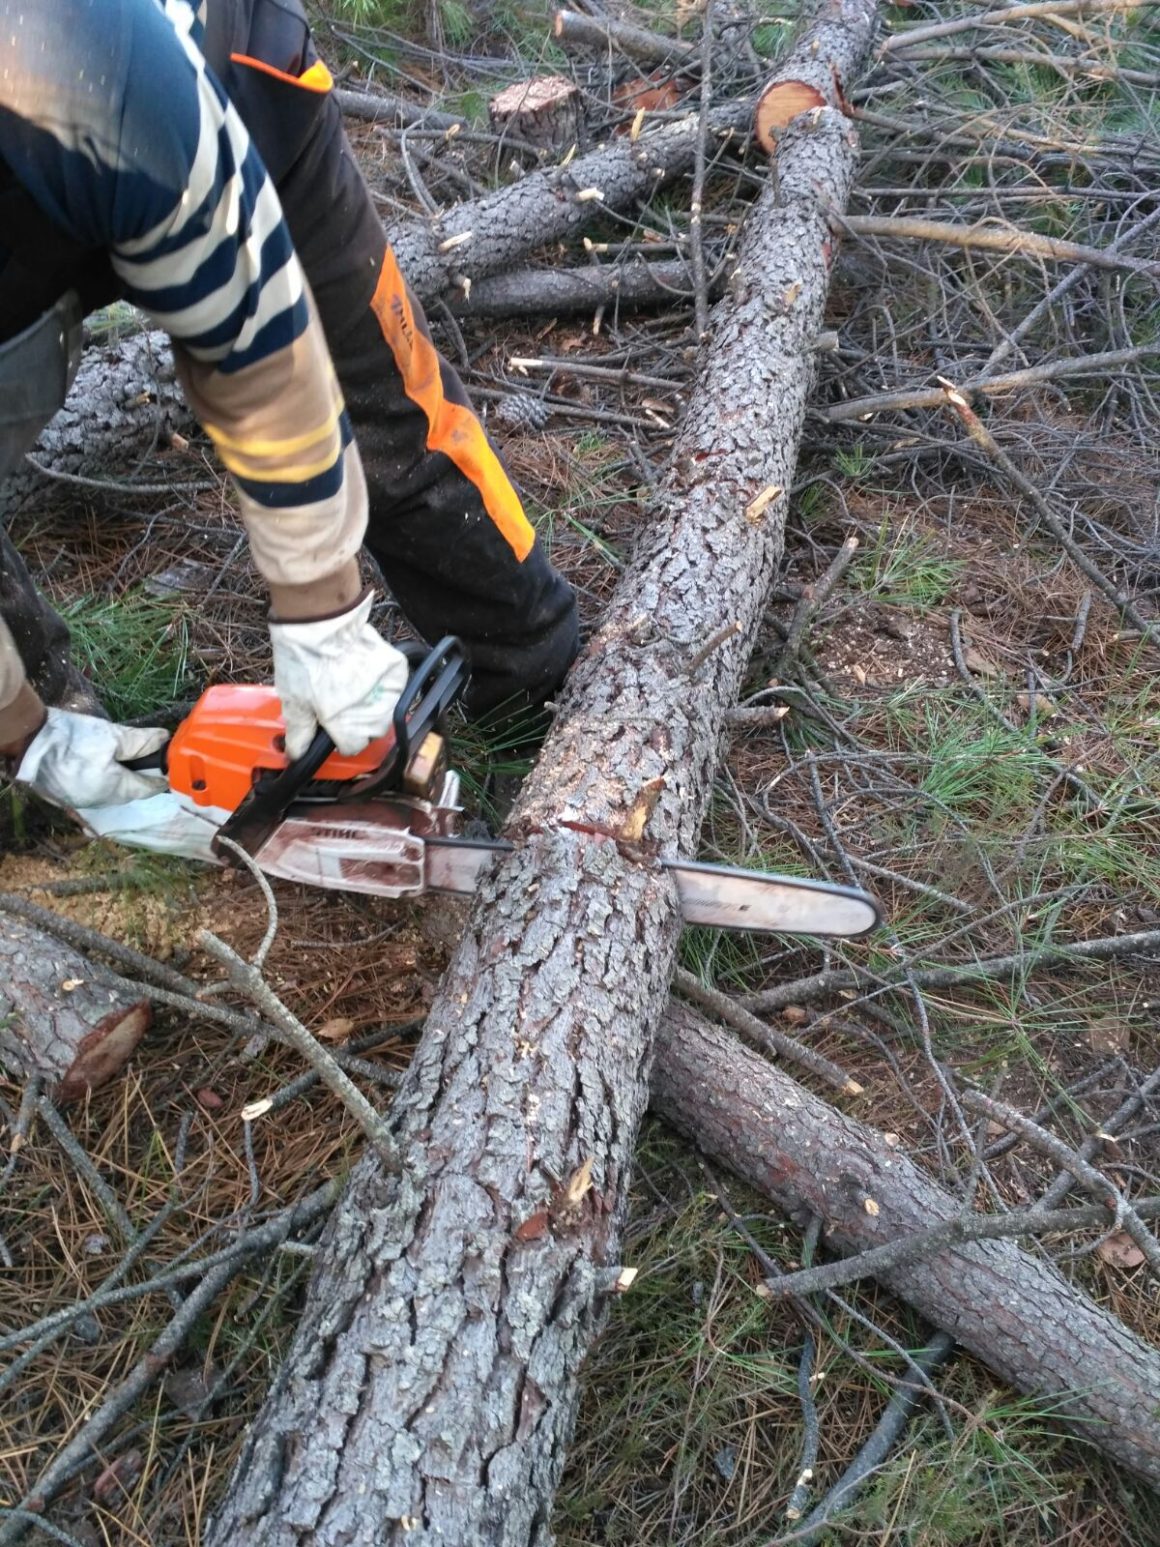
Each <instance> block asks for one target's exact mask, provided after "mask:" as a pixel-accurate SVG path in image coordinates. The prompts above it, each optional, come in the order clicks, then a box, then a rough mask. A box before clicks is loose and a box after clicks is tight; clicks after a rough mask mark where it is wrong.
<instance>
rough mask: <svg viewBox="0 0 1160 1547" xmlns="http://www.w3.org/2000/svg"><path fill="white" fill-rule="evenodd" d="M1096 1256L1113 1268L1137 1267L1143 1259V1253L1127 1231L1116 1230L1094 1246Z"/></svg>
mask: <svg viewBox="0 0 1160 1547" xmlns="http://www.w3.org/2000/svg"><path fill="white" fill-rule="evenodd" d="M1096 1256H1097V1257H1100V1258H1102V1259H1103V1261H1104V1262H1109V1263H1111V1265H1112V1267H1114V1268H1138V1267H1139V1266H1140V1264H1141V1263H1142V1262H1143V1261H1144V1253H1143V1252H1142V1251H1141V1250H1140V1248H1139V1247H1138V1246H1137V1245H1136V1243H1135V1241H1133V1240H1132V1237H1131V1236H1130V1235H1128V1233H1127V1231H1124V1230H1117V1231H1116V1233H1115V1235H1110V1236H1109V1237H1108V1238H1107V1240H1106V1241H1101V1242H1100V1244H1099V1245H1098V1246H1097V1247H1096Z"/></svg>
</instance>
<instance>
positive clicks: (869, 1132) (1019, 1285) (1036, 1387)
mask: <svg viewBox="0 0 1160 1547" xmlns="http://www.w3.org/2000/svg"><path fill="white" fill-rule="evenodd" d="M657 1044H658V1045H657V1059H656V1064H655V1065H654V1068H653V1078H652V1107H653V1111H654V1112H656V1113H657V1114H658V1115H659V1116H661V1117H663V1118H664V1120H665V1121H666V1122H667V1123H669V1124H671V1126H672V1127H674V1128H675V1129H676V1130H677V1132H678V1133H680V1134H682V1135H684V1137H685V1138H687V1139H688V1140H689V1142H690V1143H691V1144H694V1145H696V1146H697V1147H698V1148H700V1149H701V1150H703V1151H704V1153H705V1154H706V1155H708V1156H709V1157H710V1158H711V1159H712V1160H714V1161H715V1162H717V1163H718V1164H720V1165H723V1166H727V1167H728V1168H729V1170H731V1171H732V1172H734V1174H735V1175H737V1176H739V1177H741V1178H742V1179H743V1180H744V1181H746V1182H748V1183H749V1185H750V1186H752V1187H755V1188H757V1190H758V1191H759V1192H762V1193H764V1194H765V1195H766V1196H767V1197H770V1198H772V1199H773V1200H774V1202H775V1203H777V1204H778V1206H779V1207H780V1208H783V1209H785V1210H786V1211H787V1212H788V1213H790V1214H791V1215H797V1216H803V1215H809V1214H816V1215H818V1216H820V1217H821V1218H822V1219H823V1220H824V1221H825V1232H826V1241H827V1244H828V1245H829V1246H830V1247H831V1249H833V1250H835V1251H837V1252H839V1253H843V1254H846V1253H851V1252H858V1251H865V1250H866V1249H867V1248H869V1247H872V1246H881V1245H882V1244H883V1243H884V1242H886V1241H891V1240H897V1239H899V1238H900V1237H902V1236H909V1235H912V1234H914V1233H916V1232H918V1231H922V1230H926V1229H929V1228H930V1226H932V1225H934V1224H937V1223H939V1222H941V1221H943V1220H947V1219H952V1218H954V1217H955V1216H957V1215H959V1214H961V1212H962V1207H963V1206H962V1204H961V1203H960V1202H959V1201H958V1200H956V1199H954V1198H952V1197H951V1196H950V1194H949V1193H946V1192H944V1191H943V1189H942V1188H941V1187H939V1185H938V1184H937V1182H935V1181H933V1180H932V1179H931V1178H930V1177H929V1176H927V1175H925V1174H924V1173H923V1172H922V1171H920V1170H919V1168H918V1167H917V1166H916V1165H915V1164H914V1163H913V1162H912V1161H911V1160H909V1159H908V1158H907V1157H906V1156H905V1155H903V1154H900V1153H899V1151H898V1150H897V1149H895V1148H893V1147H892V1146H891V1145H889V1144H887V1142H886V1140H885V1138H884V1137H883V1135H882V1134H880V1133H876V1132H875V1131H874V1130H873V1129H871V1128H869V1127H867V1126H866V1125H865V1124H864V1123H861V1122H858V1121H857V1120H856V1119H854V1118H851V1117H847V1116H845V1115H844V1114H843V1113H841V1112H839V1111H837V1110H836V1109H835V1108H834V1107H832V1106H830V1105H829V1104H828V1103H827V1102H825V1101H822V1100H821V1099H820V1098H819V1097H818V1096H815V1095H814V1094H813V1092H812V1091H809V1090H807V1089H806V1088H805V1087H804V1086H802V1085H799V1084H798V1082H797V1081H796V1080H794V1079H791V1078H790V1076H789V1075H788V1074H785V1073H784V1072H783V1071H782V1070H781V1069H779V1068H777V1067H776V1066H775V1065H773V1064H771V1063H769V1062H768V1061H766V1060H765V1059H763V1058H760V1057H759V1056H758V1055H757V1054H756V1053H751V1052H749V1051H748V1049H744V1048H739V1047H738V1045H737V1043H736V1041H735V1040H734V1039H733V1038H732V1037H730V1036H728V1035H727V1034H726V1033H725V1032H723V1031H721V1030H719V1029H718V1028H717V1027H715V1026H711V1025H710V1024H709V1023H708V1022H707V1021H705V1020H704V1019H703V1018H702V1017H701V1016H699V1015H697V1013H696V1012H695V1011H693V1010H692V1009H690V1008H688V1007H687V1006H684V1005H679V1004H677V1003H676V1002H675V1001H674V1003H673V1004H672V1005H671V1007H670V1009H669V1013H668V1015H667V1016H666V1017H665V1020H664V1022H663V1024H662V1026H661V1029H660V1031H659V1033H658V1039H657ZM867 1201H871V1202H873V1203H874V1204H875V1205H876V1207H875V1208H874V1209H873V1210H868V1209H867V1208H866V1203H867ZM879 1277H880V1278H881V1281H882V1282H883V1283H884V1284H885V1285H886V1286H887V1288H888V1289H890V1290H892V1291H893V1292H894V1293H895V1294H896V1295H898V1296H899V1298H900V1299H902V1300H905V1301H906V1302H907V1304H908V1305H911V1306H913V1308H914V1309H915V1310H916V1311H918V1312H919V1313H920V1314H921V1315H922V1316H923V1317H925V1319H926V1320H927V1321H929V1322H930V1323H931V1324H932V1325H933V1326H936V1327H941V1328H942V1329H943V1330H944V1331H946V1332H949V1333H951V1335H952V1336H953V1337H954V1339H955V1341H956V1342H958V1343H960V1344H961V1345H962V1346H963V1347H964V1348H967V1349H969V1350H970V1351H971V1352H972V1353H973V1354H975V1355H976V1356H977V1357H978V1358H979V1359H981V1360H982V1361H983V1363H984V1364H986V1365H987V1366H988V1368H989V1369H991V1370H993V1371H994V1372H995V1373H996V1374H997V1375H1000V1376H1001V1377H1002V1378H1003V1379H1004V1380H1005V1381H1008V1382H1009V1383H1010V1384H1011V1385H1012V1386H1014V1387H1015V1388H1016V1389H1017V1390H1019V1391H1023V1392H1026V1393H1028V1394H1031V1395H1034V1396H1037V1397H1040V1398H1044V1399H1046V1400H1047V1402H1048V1404H1049V1408H1050V1411H1051V1412H1052V1413H1054V1414H1056V1415H1058V1417H1059V1419H1060V1421H1061V1422H1063V1423H1066V1424H1067V1425H1068V1427H1070V1428H1071V1429H1072V1431H1073V1432H1074V1433H1075V1434H1076V1436H1077V1437H1078V1438H1079V1439H1081V1440H1083V1441H1084V1442H1085V1443H1087V1444H1090V1445H1094V1446H1096V1447H1097V1448H1098V1449H1099V1450H1101V1451H1103V1453H1104V1454H1105V1455H1107V1456H1110V1457H1111V1458H1112V1459H1113V1460H1114V1461H1117V1462H1119V1463H1120V1464H1121V1465H1123V1466H1125V1467H1127V1468H1129V1470H1130V1471H1132V1472H1133V1473H1134V1474H1135V1475H1136V1476H1137V1477H1141V1478H1143V1479H1144V1480H1145V1481H1146V1482H1148V1483H1150V1484H1151V1485H1152V1486H1153V1487H1160V1418H1158V1416H1157V1402H1156V1397H1157V1393H1158V1392H1160V1350H1157V1349H1155V1348H1153V1347H1151V1346H1150V1345H1149V1344H1147V1343H1146V1342H1144V1340H1143V1339H1142V1338H1139V1337H1137V1336H1136V1335H1135V1334H1134V1333H1132V1332H1130V1331H1129V1330H1128V1328H1127V1327H1125V1326H1124V1324H1123V1323H1122V1322H1121V1321H1119V1320H1118V1319H1117V1318H1116V1317H1115V1316H1113V1315H1112V1314H1111V1313H1110V1312H1108V1311H1105V1310H1104V1309H1103V1308H1102V1307H1100V1306H1098V1305H1096V1304H1095V1303H1094V1302H1093V1301H1092V1300H1090V1299H1089V1298H1088V1297H1087V1296H1086V1295H1085V1294H1084V1293H1083V1292H1082V1290H1080V1289H1077V1288H1074V1287H1073V1286H1072V1285H1070V1284H1068V1283H1067V1282H1066V1280H1065V1279H1064V1278H1063V1277H1062V1276H1061V1275H1060V1273H1059V1272H1058V1271H1057V1269H1056V1268H1054V1267H1053V1266H1052V1265H1051V1264H1050V1263H1049V1262H1046V1261H1045V1260H1044V1259H1043V1258H1042V1257H1038V1256H1033V1255H1032V1254H1031V1253H1030V1252H1026V1251H1023V1250H1021V1248H1020V1247H1019V1246H1017V1245H1016V1243H1015V1242H1014V1241H1009V1240H997V1241H975V1242H971V1243H969V1244H965V1243H964V1244H961V1245H956V1246H953V1247H949V1248H944V1249H943V1250H941V1251H935V1252H932V1253H931V1255H930V1257H929V1259H927V1260H924V1261H918V1262H909V1263H906V1264H903V1265H900V1266H898V1267H895V1268H891V1269H888V1270H886V1271H885V1272H882V1273H880V1274H879Z"/></svg>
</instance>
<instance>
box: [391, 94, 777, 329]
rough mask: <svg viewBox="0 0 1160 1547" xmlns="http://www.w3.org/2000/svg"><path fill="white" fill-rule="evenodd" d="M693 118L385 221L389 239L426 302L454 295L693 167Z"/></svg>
mask: <svg viewBox="0 0 1160 1547" xmlns="http://www.w3.org/2000/svg"><path fill="white" fill-rule="evenodd" d="M752 111H753V110H752V105H751V104H750V103H747V102H733V103H729V104H727V105H725V106H723V107H717V108H714V109H713V111H712V112H711V113H710V114H709V126H710V129H711V130H712V132H713V133H714V134H715V135H718V136H729V135H733V136H736V137H737V138H738V141H739V142H740V139H741V137H742V136H743V135H744V134H746V133H747V132H748V129H749V125H750V119H751V117H752ZM697 134H698V122H697V117H696V115H695V114H694V115H692V116H691V117H689V118H682V119H680V120H679V121H678V122H677V123H674V124H667V125H665V126H664V127H662V128H658V129H652V130H649V129H646V130H645V132H644V133H643V134H641V136H640V137H639V139H637V140H632V139H629V138H627V137H626V138H618V139H614V140H612V141H611V142H610V143H609V144H607V145H603V146H601V147H599V148H598V149H596V150H592V151H589V152H588V154H587V155H584V156H577V157H575V158H574V159H573V160H572V161H570V162H569V163H568V165H567V166H557V167H544V168H542V169H541V170H540V171H537V172H529V173H528V175H527V176H526V177H524V178H521V179H520V181H519V182H515V183H510V184H508V186H507V187H505V188H498V189H496V191H495V192H494V193H489V194H485V195H484V197H483V198H481V199H472V200H470V201H469V202H468V203H466V204H459V205H456V207H455V208H454V209H451V210H448V211H447V212H446V213H445V214H442V215H440V216H438V217H437V218H436V219H435V220H406V221H397V222H391V223H389V224H388V226H387V238H388V240H389V241H390V243H391V246H392V247H393V248H394V251H395V257H396V258H397V259H398V261H399V267H400V268H401V269H402V271H403V273H404V274H405V275H406V276H407V281H408V283H409V284H410V285H411V287H412V289H414V290H415V291H416V293H417V294H418V296H419V299H420V300H421V301H423V302H424V303H426V302H429V301H432V300H435V299H439V298H443V297H445V296H447V297H450V296H451V295H453V294H454V292H455V291H456V290H462V289H463V280H464V278H467V279H470V280H471V281H472V282H474V281H476V280H479V279H482V278H484V276H485V275H488V274H498V273H500V272H502V271H503V270H506V269H511V268H513V267H515V266H516V265H518V264H519V263H521V262H522V261H523V260H524V259H525V258H526V257H527V255H528V253H529V252H531V251H532V249H533V248H534V247H539V246H542V245H543V244H544V243H545V242H556V241H561V240H563V239H564V238H566V237H569V236H572V235H574V234H575V233H576V232H577V231H579V230H580V229H581V228H582V227H583V226H584V225H586V224H587V223H588V222H589V221H590V220H591V219H592V217H593V215H594V213H595V212H597V211H599V210H600V209H602V208H603V209H616V210H620V209H627V208H630V207H631V206H632V205H634V204H636V203H637V202H641V201H645V200H647V199H649V198H650V197H651V196H652V193H653V191H654V190H655V189H657V188H660V187H662V186H663V185H664V184H665V183H666V182H669V181H671V179H672V178H674V177H679V176H681V174H682V173H684V172H687V171H688V170H689V169H690V168H691V167H692V165H693V161H694V158H695V156H696V150H697Z"/></svg>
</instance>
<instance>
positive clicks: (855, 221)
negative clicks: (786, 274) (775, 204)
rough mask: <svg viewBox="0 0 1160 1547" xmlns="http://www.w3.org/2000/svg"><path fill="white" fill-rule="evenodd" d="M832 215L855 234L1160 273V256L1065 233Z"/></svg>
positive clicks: (903, 217)
mask: <svg viewBox="0 0 1160 1547" xmlns="http://www.w3.org/2000/svg"><path fill="white" fill-rule="evenodd" d="M831 219H832V220H833V221H834V222H835V224H837V225H839V226H840V227H841V228H842V229H843V230H847V231H850V232H851V233H852V234H853V235H855V236H884V237H893V238H895V239H897V240H899V241H908V242H942V243H944V244H946V245H948V246H951V247H974V248H981V249H982V250H983V251H984V252H1003V253H1013V254H1018V255H1020V256H1022V257H1025V258H1046V259H1049V260H1050V261H1051V262H1052V263H1083V264H1086V265H1087V266H1088V267H1089V268H1098V269H1127V270H1128V272H1129V273H1132V274H1160V260H1157V259H1155V258H1132V257H1129V255H1128V254H1127V253H1124V252H1114V251H1112V250H1111V249H1110V248H1108V247H1089V246H1087V245H1086V244H1085V243H1083V242H1065V241H1063V240H1062V239H1061V238H1059V237H1054V236H1039V235H1038V234H1037V233H1036V232H1034V231H1020V230H1017V229H1011V228H1004V227H1001V226H982V225H979V226H963V225H959V224H958V223H957V222H955V221H953V220H919V219H917V218H916V217H914V216H912V215H839V214H837V212H834V213H833V214H832V215H831Z"/></svg>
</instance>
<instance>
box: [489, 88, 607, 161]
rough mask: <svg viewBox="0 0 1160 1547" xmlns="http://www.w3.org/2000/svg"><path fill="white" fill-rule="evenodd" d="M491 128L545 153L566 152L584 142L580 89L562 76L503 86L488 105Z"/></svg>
mask: <svg viewBox="0 0 1160 1547" xmlns="http://www.w3.org/2000/svg"><path fill="white" fill-rule="evenodd" d="M488 115H489V117H490V119H491V126H492V128H493V129H494V130H495V132H496V133H497V134H502V133H504V132H505V131H506V132H510V133H511V134H513V135H515V136H516V138H517V139H521V140H524V141H526V142H527V144H529V145H535V146H537V147H539V148H541V149H544V150H559V151H565V150H567V149H568V148H569V147H570V146H572V145H579V144H581V143H582V141H583V137H584V135H583V129H584V119H583V108H582V102H581V96H580V88H579V87H578V86H577V85H576V83H575V82H574V81H570V80H567V79H566V78H565V77H564V76H562V75H536V76H533V77H532V78H531V80H526V81H517V82H516V83H515V85H514V86H505V88H504V89H503V91H501V92H499V93H498V94H497V95H496V96H494V97H493V98H492V99H491V101H490V103H489V104H488Z"/></svg>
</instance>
